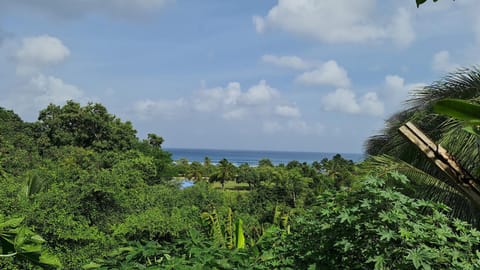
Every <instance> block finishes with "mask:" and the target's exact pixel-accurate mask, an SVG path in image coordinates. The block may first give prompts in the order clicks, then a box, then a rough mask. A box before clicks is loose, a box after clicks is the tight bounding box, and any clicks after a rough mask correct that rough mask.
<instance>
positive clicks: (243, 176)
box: [236, 163, 260, 189]
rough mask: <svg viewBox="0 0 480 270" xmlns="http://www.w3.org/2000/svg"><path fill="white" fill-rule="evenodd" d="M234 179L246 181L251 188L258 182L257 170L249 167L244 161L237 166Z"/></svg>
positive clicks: (239, 181)
mask: <svg viewBox="0 0 480 270" xmlns="http://www.w3.org/2000/svg"><path fill="white" fill-rule="evenodd" d="M236 180H237V182H238V183H248V187H249V188H250V189H253V188H254V187H255V186H257V185H258V184H259V183H260V181H259V180H260V177H259V175H258V172H257V171H256V170H255V169H254V168H252V167H250V165H248V163H244V164H242V165H240V166H239V167H238V174H237V179H236Z"/></svg>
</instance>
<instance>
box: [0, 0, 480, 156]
mask: <svg viewBox="0 0 480 270" xmlns="http://www.w3.org/2000/svg"><path fill="white" fill-rule="evenodd" d="M40 2H41V3H40ZM479 11H480V2H479V1H476V0H463V1H455V2H453V1H448V0H442V1H439V2H437V3H436V4H433V3H431V1H429V2H428V3H427V4H425V5H423V6H422V7H421V8H419V9H417V8H416V6H415V1H414V0H409V1H380V0H363V1H348V0H322V1H316V0H278V1H273V0H264V1H253V0H252V1H250V0H248V1H224V0H211V1H210V0H205V1H192V0H190V1H186V0H185V1H184V0H102V1H95V0H81V1H80V0H70V1H64V0H43V1H32V0H15V1H13V0H12V1H7V0H0V82H1V83H0V95H1V98H0V106H2V107H5V108H9V109H13V110H15V111H16V112H17V113H18V114H20V116H21V117H22V118H23V119H24V120H27V121H34V120H35V119H36V117H37V115H38V111H39V110H41V109H42V108H45V107H46V106H47V105H48V104H49V103H55V104H63V103H64V102H65V101H66V100H69V99H73V100H76V101H79V102H81V103H82V104H86V103H87V102H89V101H93V102H100V103H102V104H104V105H105V106H107V108H108V110H109V111H110V112H111V113H113V114H115V115H117V116H118V117H120V118H122V119H123V120H129V121H131V122H133V124H134V126H135V128H136V129H137V130H138V135H139V137H141V138H144V137H145V135H146V134H147V133H157V134H159V135H161V136H163V137H164V138H165V143H164V146H165V147H181V148H213V149H259V150H299V151H325V152H357V153H358V152H362V145H363V142H364V141H365V139H366V138H367V137H368V136H371V135H373V134H375V133H376V132H378V130H380V129H381V128H382V127H383V123H384V120H385V119H386V118H388V116H389V115H391V114H392V113H393V112H395V111H398V110H400V109H401V108H402V101H403V100H404V99H405V98H406V97H407V96H408V92H409V90H411V89H414V88H416V87H421V86H422V85H425V84H428V83H431V82H433V81H435V80H438V79H440V78H441V77H442V76H444V75H445V74H447V73H448V72H450V71H453V70H455V69H456V68H458V67H462V66H472V65H475V64H477V63H478V62H479V60H480V48H479V47H480V18H479V17H478V15H477V14H478V12H479Z"/></svg>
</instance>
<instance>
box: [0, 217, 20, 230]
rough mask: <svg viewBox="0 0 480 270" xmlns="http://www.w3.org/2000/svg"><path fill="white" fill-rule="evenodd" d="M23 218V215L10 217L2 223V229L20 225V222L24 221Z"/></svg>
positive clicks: (0, 224) (0, 227)
mask: <svg viewBox="0 0 480 270" xmlns="http://www.w3.org/2000/svg"><path fill="white" fill-rule="evenodd" d="M23 220H24V218H23V217H21V218H11V219H8V220H7V221H5V222H3V223H0V229H3V228H9V227H10V228H15V227H18V226H20V223H22V221H23Z"/></svg>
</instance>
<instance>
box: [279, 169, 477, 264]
mask: <svg viewBox="0 0 480 270" xmlns="http://www.w3.org/2000/svg"><path fill="white" fill-rule="evenodd" d="M387 182H395V185H394V186H395V187H392V186H389V185H387V184H386V183H387ZM406 184H408V179H407V178H406V177H405V176H402V175H399V174H395V173H393V174H390V175H385V176H384V177H383V178H376V177H371V176H370V177H368V178H367V179H364V181H362V186H361V188H359V189H358V190H355V191H348V190H342V191H338V192H325V193H323V194H321V195H320V196H318V198H317V203H316V205H315V206H314V207H312V208H310V209H308V210H307V211H306V213H305V214H301V215H300V216H298V218H297V219H296V221H295V222H294V223H293V225H292V231H293V232H294V233H293V234H292V235H291V238H290V239H289V243H290V244H287V246H289V251H287V253H288V254H289V255H290V256H292V257H293V258H294V260H295V262H294V265H295V266H296V268H298V269H477V268H478V266H479V265H480V259H479V257H478V255H477V254H478V250H477V248H478V245H479V244H480V232H479V231H478V230H476V229H474V228H472V227H471V225H469V224H468V223H466V222H464V221H461V220H459V219H452V218H451V217H449V216H448V212H449V211H450V210H449V208H448V207H446V206H445V205H442V204H437V203H433V202H429V201H425V200H422V199H415V198H411V197H408V196H406V195H405V194H404V193H402V192H400V191H401V187H402V186H405V185H406Z"/></svg>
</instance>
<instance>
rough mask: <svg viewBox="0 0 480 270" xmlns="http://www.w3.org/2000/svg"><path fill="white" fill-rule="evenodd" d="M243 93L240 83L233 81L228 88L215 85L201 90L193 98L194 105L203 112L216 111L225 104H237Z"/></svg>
mask: <svg viewBox="0 0 480 270" xmlns="http://www.w3.org/2000/svg"><path fill="white" fill-rule="evenodd" d="M241 95H242V90H241V89H240V84H239V83H238V82H231V83H229V84H228V86H227V87H226V88H222V87H215V88H211V89H204V90H200V92H199V93H198V94H197V96H196V97H195V98H194V100H193V107H194V108H195V109H196V110H197V111H202V112H209V111H215V110H217V109H218V108H220V107H223V106H229V105H235V104H237V102H238V99H239V97H240V96H241Z"/></svg>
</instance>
